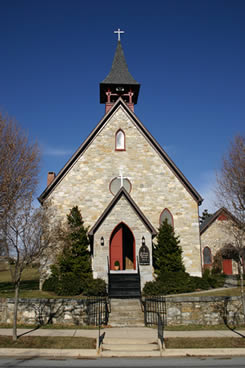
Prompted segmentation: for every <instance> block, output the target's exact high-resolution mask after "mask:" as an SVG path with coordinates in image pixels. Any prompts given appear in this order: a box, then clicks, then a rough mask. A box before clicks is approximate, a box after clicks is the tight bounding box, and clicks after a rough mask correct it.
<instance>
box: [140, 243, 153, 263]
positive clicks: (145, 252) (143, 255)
mask: <svg viewBox="0 0 245 368" xmlns="http://www.w3.org/2000/svg"><path fill="white" fill-rule="evenodd" d="M139 262H140V265H145V266H146V265H149V264H150V251H149V249H148V247H147V246H146V245H145V244H143V245H142V246H141V247H140V249H139Z"/></svg>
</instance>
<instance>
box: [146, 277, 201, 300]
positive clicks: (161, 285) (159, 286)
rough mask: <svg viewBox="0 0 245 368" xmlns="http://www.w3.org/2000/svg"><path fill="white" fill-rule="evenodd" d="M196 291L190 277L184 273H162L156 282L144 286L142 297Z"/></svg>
mask: <svg viewBox="0 0 245 368" xmlns="http://www.w3.org/2000/svg"><path fill="white" fill-rule="evenodd" d="M195 289H196V285H195V282H193V280H192V278H191V277H190V275H189V274H188V273H186V272H166V273H162V274H161V275H160V276H159V277H158V279H157V280H156V281H150V282H147V283H146V284H145V287H144V289H143V293H144V295H160V294H161V295H168V294H179V293H187V292H190V291H194V290H195Z"/></svg>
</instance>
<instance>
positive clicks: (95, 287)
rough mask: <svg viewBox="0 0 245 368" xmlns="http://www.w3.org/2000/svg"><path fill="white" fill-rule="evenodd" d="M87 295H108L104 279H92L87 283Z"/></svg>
mask: <svg viewBox="0 0 245 368" xmlns="http://www.w3.org/2000/svg"><path fill="white" fill-rule="evenodd" d="M84 294H85V295H87V296H104V295H107V291H106V283H105V281H104V280H102V279H92V280H89V282H88V283H87V288H86V290H85V291H84Z"/></svg>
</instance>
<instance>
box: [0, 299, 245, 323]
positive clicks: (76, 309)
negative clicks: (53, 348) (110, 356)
mask: <svg viewBox="0 0 245 368" xmlns="http://www.w3.org/2000/svg"><path fill="white" fill-rule="evenodd" d="M165 300H166V316H165V324H166V325H168V326H178V325H213V326H215V325H220V324H224V316H227V321H228V323H229V324H230V325H231V326H233V325H234V324H235V325H236V326H239V325H242V324H244V316H243V314H242V303H241V298H240V297H227V298H225V297H204V296H203V297H166V298H165ZM13 308H14V300H13V299H4V298H2V299H0V323H12V321H13ZM18 322H19V323H25V324H47V323H48V322H49V323H53V324H67V325H86V324H87V323H88V316H87V313H86V299H20V303H19V308H18ZM109 324H110V319H109Z"/></svg>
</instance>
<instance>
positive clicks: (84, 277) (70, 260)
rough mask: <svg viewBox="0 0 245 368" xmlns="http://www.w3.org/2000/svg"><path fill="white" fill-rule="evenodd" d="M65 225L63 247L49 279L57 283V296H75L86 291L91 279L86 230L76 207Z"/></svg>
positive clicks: (68, 216)
mask: <svg viewBox="0 0 245 368" xmlns="http://www.w3.org/2000/svg"><path fill="white" fill-rule="evenodd" d="M67 224H68V229H67V231H66V232H65V234H64V241H65V245H64V248H63V251H62V253H61V254H60V255H59V256H58V261H57V263H56V264H55V265H53V266H52V268H51V270H52V276H51V277H54V278H55V280H56V282H58V285H57V286H58V287H57V288H56V290H57V292H58V294H61V295H77V294H80V293H82V292H83V291H84V290H86V289H87V285H88V283H89V282H90V281H91V280H92V278H93V277H92V268H91V258H90V253H89V251H88V247H89V239H88V236H87V229H86V228H85V227H84V224H83V220H82V216H81V213H80V211H79V209H78V207H77V206H75V207H73V208H72V209H71V211H70V213H69V215H67Z"/></svg>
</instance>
